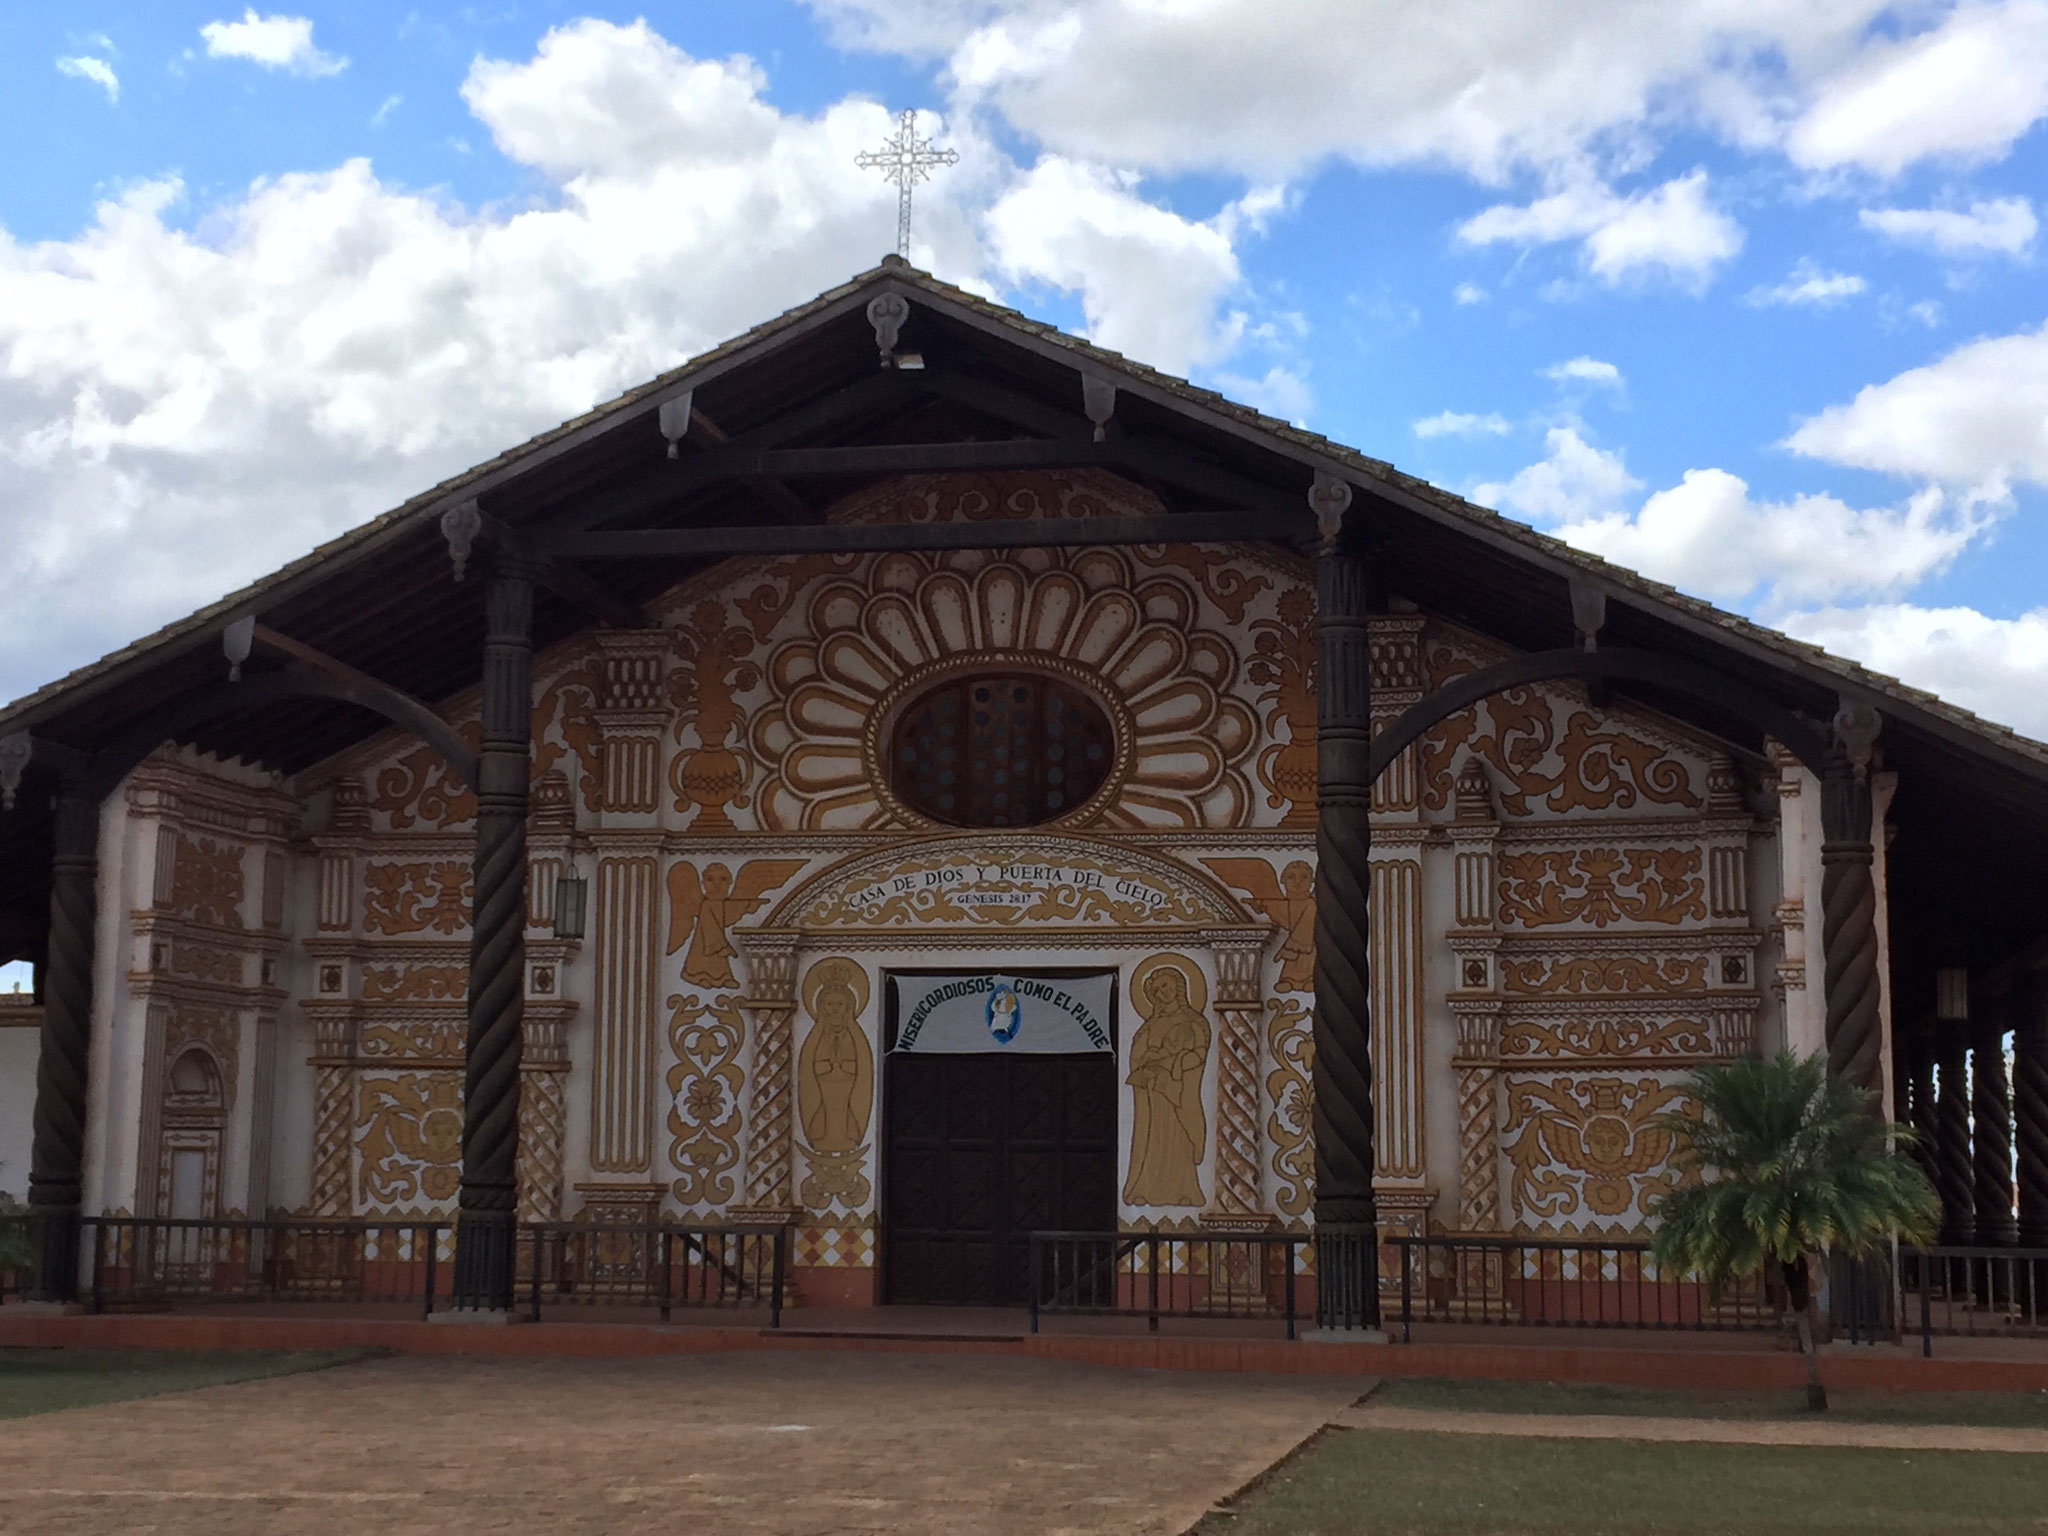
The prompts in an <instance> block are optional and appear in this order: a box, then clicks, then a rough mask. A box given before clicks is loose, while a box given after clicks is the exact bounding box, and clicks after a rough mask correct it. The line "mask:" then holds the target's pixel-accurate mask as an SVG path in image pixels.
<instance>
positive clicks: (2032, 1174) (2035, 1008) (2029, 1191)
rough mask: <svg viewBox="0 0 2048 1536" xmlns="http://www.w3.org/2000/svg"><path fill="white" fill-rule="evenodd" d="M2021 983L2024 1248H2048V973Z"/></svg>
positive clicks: (2018, 1095)
mask: <svg viewBox="0 0 2048 1536" xmlns="http://www.w3.org/2000/svg"><path fill="white" fill-rule="evenodd" d="M2020 981H2021V984H2020V992H2019V997H2018V1006H2019V1012H2018V1016H2017V1017H2016V1018H2015V1019H2014V1020H2013V1033H2012V1055H2013V1074H2012V1077H2013V1130H2014V1139H2015V1141H2016V1142H2017V1143H2018V1150H2019V1176H2020V1177H2019V1185H2020V1188H2019V1196H2020V1199H2019V1205H2020V1214H2019V1243H2020V1246H2021V1247H2023V1248H2048V971H2030V972H2025V973H2023V974H2022V976H2021V979H2020Z"/></svg>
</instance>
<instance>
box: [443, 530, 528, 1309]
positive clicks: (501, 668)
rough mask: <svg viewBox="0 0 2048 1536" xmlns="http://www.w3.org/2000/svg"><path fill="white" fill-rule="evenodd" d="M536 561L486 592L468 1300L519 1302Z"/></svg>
mask: <svg viewBox="0 0 2048 1536" xmlns="http://www.w3.org/2000/svg"><path fill="white" fill-rule="evenodd" d="M533 577H534V567H533V564H532V561H531V560H530V559H529V558H526V557H525V556H524V555H523V553H522V552H520V551H517V550H501V551H500V552H499V555H498V559H497V562H496V568H495V569H494V570H493V572H492V574H491V581H490V586H489V589H488V590H487V591H486V593H485V596H484V614H485V631H484V675H483V699H482V706H481V716H482V721H481V723H482V727H483V729H482V734H481V739H480V746H479V750H478V752H477V785H476V791H477V796H476V798H477V812H476V862H475V866H474V875H473V890H474V894H473V896H472V898H471V902H472V907H471V914H470V948H469V1032H468V1038H467V1041H466V1044H465V1055H464V1071H463V1098H462V1185H461V1197H460V1212H459V1216H458V1232H457V1240H456V1250H455V1302H456V1305H457V1306H458V1307H465V1308H473V1309H480V1310H500V1309H504V1308H508V1307H510V1306H511V1304H512V1262H513V1243H512V1233H513V1223H514V1221H515V1219H516V1199H517V1189H518V1169H519V1062H520V1057H521V1055H522V1054H523V1040H524V1028H523V1026H524V1022H525V1006H526V798H527V772H528V770H527V760H528V755H529V751H530V747H531V736H532V731H533Z"/></svg>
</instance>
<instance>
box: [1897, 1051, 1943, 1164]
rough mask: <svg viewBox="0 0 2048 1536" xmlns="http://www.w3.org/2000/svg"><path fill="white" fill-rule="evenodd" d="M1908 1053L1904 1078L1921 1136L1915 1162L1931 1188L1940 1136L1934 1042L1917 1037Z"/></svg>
mask: <svg viewBox="0 0 2048 1536" xmlns="http://www.w3.org/2000/svg"><path fill="white" fill-rule="evenodd" d="M1907 1049H1908V1052H1909V1055H1908V1060H1907V1067H1906V1071H1905V1073H1904V1076H1905V1078H1906V1081H1907V1082H1908V1083H1909V1084H1910V1085H1911V1092H1912V1096H1913V1097H1912V1103H1911V1105H1910V1106H1909V1111H1908V1112H1909V1113H1910V1114H1911V1116H1912V1120H1911V1124H1912V1127H1913V1129H1914V1130H1915V1131H1916V1132H1918V1133H1919V1140H1918V1142H1917V1143H1916V1144H1915V1145H1914V1147H1913V1159H1914V1161H1915V1162H1917V1163H1919V1165H1920V1171H1921V1172H1922V1173H1924V1174H1926V1175H1927V1182H1928V1183H1930V1184H1932V1183H1934V1182H1935V1177H1936V1170H1937V1167H1938V1161H1937V1159H1938V1154H1937V1151H1936V1145H1937V1140H1936V1139H1937V1137H1938V1136H1939V1135H1940V1120H1939V1116H1938V1115H1937V1113H1936V1108H1935V1099H1934V1042H1933V1040H1932V1039H1930V1038H1929V1037H1928V1036H1927V1035H1925V1034H1920V1035H1916V1036H1915V1037H1914V1038H1913V1039H1912V1040H1911V1041H1910V1042H1909V1044H1908V1047H1907Z"/></svg>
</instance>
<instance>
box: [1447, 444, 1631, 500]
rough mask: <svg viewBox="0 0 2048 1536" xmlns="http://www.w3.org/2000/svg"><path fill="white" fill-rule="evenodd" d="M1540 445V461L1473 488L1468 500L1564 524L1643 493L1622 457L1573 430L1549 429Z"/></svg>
mask: <svg viewBox="0 0 2048 1536" xmlns="http://www.w3.org/2000/svg"><path fill="white" fill-rule="evenodd" d="M1543 442H1544V447H1545V448H1546V449H1547V450H1548V452H1546V454H1545V455H1544V457H1543V458H1542V459H1540V460H1539V461H1538V462H1536V463H1534V464H1531V465H1529V466H1528V467H1527V468H1526V469H1523V470H1520V471H1519V472H1517V473H1516V474H1515V476H1514V477H1513V478H1512V479H1509V480H1506V481H1500V482H1491V483H1488V484H1485V485H1481V486H1478V487H1476V488H1475V489H1474V490H1473V492H1472V499H1473V500H1474V501H1477V502H1480V503H1481V504H1483V505H1485V506H1490V507H1498V508H1499V509H1500V510H1501V511H1503V512H1510V513H1514V514H1515V515H1517V516H1520V517H1525V518H1527V519H1528V520H1529V521H1530V522H1534V523H1562V522H1568V521H1571V520H1573V519H1584V518H1588V517H1591V516H1595V515H1597V514H1599V513H1601V512H1605V511H1607V510H1609V509H1612V508H1614V507H1617V506H1619V505H1620V503H1621V500H1622V498H1623V497H1624V496H1626V495H1628V493H1629V492H1631V491H1634V490H1639V489H1641V486H1642V482H1641V481H1639V480H1637V479H1636V478H1635V476H1633V475H1631V474H1630V473H1629V472H1628V467H1627V466H1626V465H1625V464H1624V463H1623V462H1622V458H1621V455H1620V454H1618V453H1609V452H1607V451H1606V450H1605V449H1601V448H1595V447H1594V446H1593V445H1592V444H1591V443H1589V442H1587V441H1586V440H1585V439H1584V438H1583V437H1581V436H1579V430H1578V428H1576V427H1552V428H1551V429H1550V430H1549V431H1548V432H1547V433H1545V434H1544V438H1543Z"/></svg>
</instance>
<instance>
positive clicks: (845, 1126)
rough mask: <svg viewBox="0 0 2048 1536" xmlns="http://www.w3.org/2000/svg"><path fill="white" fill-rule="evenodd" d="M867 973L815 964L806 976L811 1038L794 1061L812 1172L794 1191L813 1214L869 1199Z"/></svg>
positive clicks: (837, 962)
mask: <svg viewBox="0 0 2048 1536" xmlns="http://www.w3.org/2000/svg"><path fill="white" fill-rule="evenodd" d="M868 995H869V993H868V975H867V972H866V971H865V970H864V969H863V968H862V967H861V966H860V965H858V964H856V963H855V962H854V961H852V960H845V959H836V958H835V959H830V960H820V961H819V962H818V963H817V964H816V965H814V966H812V967H811V968H810V970H809V971H807V972H806V973H805V974H804V981H803V1000H804V1011H805V1012H806V1013H808V1014H809V1015H810V1017H811V1021H812V1022H811V1028H810V1032H809V1033H808V1034H807V1035H805V1037H804V1043H803V1048H802V1049H801V1050H799V1051H798V1052H797V1059H796V1094H797V1097H796V1102H797V1121H798V1123H799V1124H800V1125H801V1126H802V1127H803V1134H804V1155H805V1161H806V1162H807V1163H808V1164H809V1165H810V1171H809V1173H808V1174H807V1175H806V1176H805V1178H804V1181H803V1187H802V1189H801V1190H800V1191H799V1195H800V1198H801V1199H802V1200H803V1202H804V1204H805V1205H806V1206H808V1207H810V1208H811V1209H812V1210H820V1211H822V1210H825V1209H828V1208H829V1207H830V1206H831V1204H832V1202H833V1201H835V1200H836V1201H838V1202H839V1203H840V1204H841V1205H844V1206H845V1207H846V1208H847V1209H848V1210H853V1209H855V1208H857V1207H859V1206H861V1205H864V1204H866V1203H867V1199H868V1196H869V1195H870V1194H871V1193H872V1192H873V1191H872V1188H871V1186H870V1184H869V1182H868V1178H867V1175H866V1174H865V1173H864V1172H863V1171H862V1168H863V1165H864V1164H865V1163H866V1161H867V1156H868V1139H867V1137H868V1122H869V1120H870V1118H871V1117H872V1116H873V1114H874V1107H875V1052H874V1047H873V1046H871V1045H870V1044H869V1043H868V1036H867V1031H866V1030H865V1029H863V1028H862V1027H861V1023H860V1016H861V1014H862V1013H863V1012H865V1011H866V1009H867V1005H868Z"/></svg>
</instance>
